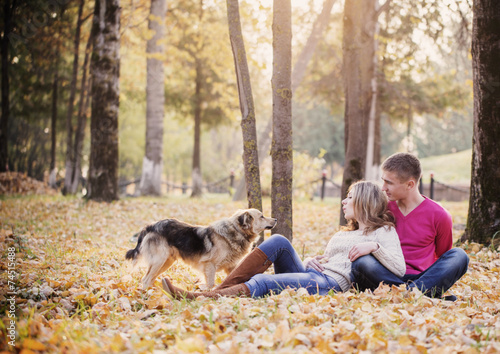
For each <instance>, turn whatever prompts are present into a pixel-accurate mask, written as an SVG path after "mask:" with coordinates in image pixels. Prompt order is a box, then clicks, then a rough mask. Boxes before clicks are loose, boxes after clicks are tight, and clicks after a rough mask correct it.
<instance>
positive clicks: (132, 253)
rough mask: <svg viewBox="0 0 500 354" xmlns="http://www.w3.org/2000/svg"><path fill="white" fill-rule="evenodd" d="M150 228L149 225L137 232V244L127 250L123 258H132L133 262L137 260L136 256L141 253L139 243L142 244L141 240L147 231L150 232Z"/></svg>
mask: <svg viewBox="0 0 500 354" xmlns="http://www.w3.org/2000/svg"><path fill="white" fill-rule="evenodd" d="M150 231H151V230H150V229H149V227H145V228H144V229H143V230H142V231H141V232H140V233H139V237H138V238H137V246H135V248H134V249H132V250H128V251H127V253H126V254H125V259H128V260H133V261H134V264H135V262H137V258H138V257H139V255H140V253H141V244H142V240H143V239H144V237H145V236H146V235H147V234H148V232H150Z"/></svg>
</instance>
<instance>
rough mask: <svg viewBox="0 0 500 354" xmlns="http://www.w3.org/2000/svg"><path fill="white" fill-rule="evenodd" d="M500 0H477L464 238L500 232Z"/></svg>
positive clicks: (488, 238)
mask: <svg viewBox="0 0 500 354" xmlns="http://www.w3.org/2000/svg"><path fill="white" fill-rule="evenodd" d="M498 43H500V2H498V1H496V0H475V1H474V18H473V30H472V70H473V81H474V133H473V150H472V174H471V189H470V201H469V215H468V218H467V228H466V230H465V234H464V236H463V237H462V240H470V241H475V242H478V243H489V242H491V241H492V239H493V238H494V237H495V236H497V237H498V234H499V232H500V184H499V183H498V179H499V176H500V155H499V154H498V139H499V137H500V105H499V102H500V66H499V65H498V58H500V46H498Z"/></svg>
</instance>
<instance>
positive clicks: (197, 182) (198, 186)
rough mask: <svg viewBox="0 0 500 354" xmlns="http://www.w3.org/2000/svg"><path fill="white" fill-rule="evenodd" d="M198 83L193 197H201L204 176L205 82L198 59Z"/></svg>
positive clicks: (192, 177) (195, 99)
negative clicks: (202, 105)
mask: <svg viewBox="0 0 500 354" xmlns="http://www.w3.org/2000/svg"><path fill="white" fill-rule="evenodd" d="M195 81H196V83H195V86H196V87H195V97H194V105H195V107H194V149H193V170H192V172H191V179H192V184H193V190H192V192H191V197H195V198H196V197H200V196H201V195H202V193H203V192H202V177H201V159H200V149H201V141H200V139H201V86H202V83H203V73H202V68H201V62H200V60H199V59H196V80H195Z"/></svg>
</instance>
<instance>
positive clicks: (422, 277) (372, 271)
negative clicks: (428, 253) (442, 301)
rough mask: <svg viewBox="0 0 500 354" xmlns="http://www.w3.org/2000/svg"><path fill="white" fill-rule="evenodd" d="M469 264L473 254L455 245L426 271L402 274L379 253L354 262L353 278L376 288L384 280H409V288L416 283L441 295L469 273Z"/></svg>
mask: <svg viewBox="0 0 500 354" xmlns="http://www.w3.org/2000/svg"><path fill="white" fill-rule="evenodd" d="M468 265H469V257H468V256H467V254H466V253H465V252H464V250H462V249H461V248H452V249H451V250H449V251H448V252H446V253H444V254H443V255H442V256H441V257H440V258H439V259H438V260H436V261H435V262H434V264H432V265H431V266H430V267H429V268H427V269H426V270H425V271H423V272H422V273H420V274H406V275H405V276H403V277H402V278H399V277H397V276H396V275H394V274H393V273H392V272H390V271H389V270H388V269H387V268H385V267H384V266H383V265H382V264H381V263H380V262H379V261H378V260H377V259H376V258H375V257H373V256H372V255H366V256H363V257H360V258H358V259H357V260H355V261H354V262H353V263H352V273H351V278H353V281H354V282H355V283H356V284H355V286H358V288H359V289H360V290H365V289H372V290H373V289H376V288H377V287H378V286H379V284H380V283H385V284H388V285H396V286H397V285H401V284H407V288H408V289H410V288H412V287H416V288H417V289H419V290H420V291H422V293H424V294H425V295H427V296H430V297H438V298H439V297H442V295H443V294H444V293H445V292H446V291H447V290H448V289H449V288H451V286H452V285H453V284H455V283H456V282H457V281H458V280H459V279H460V278H461V277H462V275H464V274H465V272H466V271H467V267H468Z"/></svg>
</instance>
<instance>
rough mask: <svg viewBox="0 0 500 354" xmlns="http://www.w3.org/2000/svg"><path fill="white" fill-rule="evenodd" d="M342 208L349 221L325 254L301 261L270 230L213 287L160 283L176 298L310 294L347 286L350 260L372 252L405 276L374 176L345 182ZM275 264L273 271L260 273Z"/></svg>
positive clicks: (384, 200)
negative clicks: (304, 291)
mask: <svg viewBox="0 0 500 354" xmlns="http://www.w3.org/2000/svg"><path fill="white" fill-rule="evenodd" d="M342 209H343V210H344V214H345V218H346V220H348V224H347V226H346V227H344V228H343V229H342V230H341V231H339V232H337V233H336V234H335V235H334V236H333V237H332V238H331V240H330V242H329V243H328V245H327V246H326V249H325V252H324V254H323V255H320V256H316V257H314V258H309V259H306V260H305V261H304V262H302V261H301V260H300V258H299V256H298V254H297V252H296V251H295V249H294V248H293V247H292V244H291V243H290V241H288V239H287V238H285V237H283V236H281V235H273V236H271V237H270V238H269V239H267V240H266V241H264V242H263V243H262V244H261V245H260V246H258V247H257V248H255V249H254V250H253V251H252V252H251V253H250V254H249V255H248V256H247V257H246V258H245V259H244V260H243V261H242V262H241V264H240V265H239V266H238V267H237V268H236V269H235V270H234V271H233V272H232V273H231V274H229V276H228V277H227V278H226V280H224V282H223V283H222V284H221V285H219V286H218V287H217V288H216V289H215V290H213V291H206V292H188V291H185V290H182V289H179V288H177V287H175V286H174V285H172V283H171V282H170V280H169V279H168V278H164V279H163V280H162V286H163V289H164V290H165V291H166V292H167V293H169V294H171V295H172V296H173V297H174V298H187V299H194V298H196V297H197V296H202V295H203V296H206V297H218V296H245V297H262V296H265V295H268V294H271V293H274V294H276V293H279V292H281V291H282V290H283V289H285V288H287V287H290V288H294V289H297V288H306V289H307V290H308V291H309V293H310V294H320V295H324V294H327V293H328V292H329V291H330V290H331V289H333V290H335V291H347V290H348V289H349V288H350V287H351V285H352V283H351V262H353V261H355V260H356V259H357V258H359V257H361V256H364V255H367V254H372V255H373V256H374V257H375V258H376V259H377V260H379V261H380V263H382V264H383V265H384V266H385V267H386V268H387V269H388V270H390V271H391V272H393V273H394V274H397V275H398V276H403V275H404V274H405V270H406V265H405V260H404V257H403V253H402V251H401V245H400V243H399V238H398V235H397V233H396V231H395V228H394V223H393V221H394V217H393V216H392V214H391V213H390V212H388V211H387V197H386V196H385V194H384V193H383V192H382V190H381V189H380V187H378V186H377V185H376V184H374V183H372V182H365V181H361V182H357V183H355V184H353V185H352V186H351V187H350V188H349V194H348V195H347V198H346V199H344V200H343V201H342ZM271 264H274V272H275V274H262V273H263V272H264V271H265V270H266V269H267V268H268V267H269V266H270V265H271Z"/></svg>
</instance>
